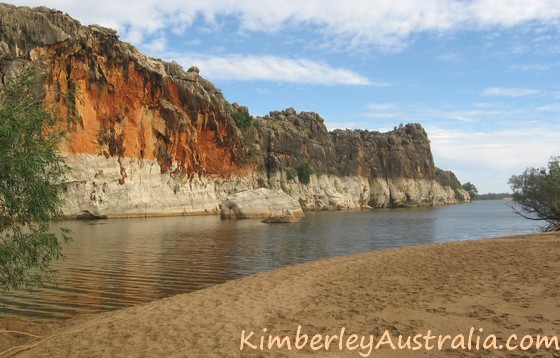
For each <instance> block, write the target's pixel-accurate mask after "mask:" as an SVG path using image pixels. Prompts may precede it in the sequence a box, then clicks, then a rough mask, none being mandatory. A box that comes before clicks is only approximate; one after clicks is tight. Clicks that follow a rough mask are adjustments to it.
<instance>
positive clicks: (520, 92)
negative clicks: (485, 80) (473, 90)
mask: <svg viewBox="0 0 560 358" xmlns="http://www.w3.org/2000/svg"><path fill="white" fill-rule="evenodd" d="M538 93H539V91H538V90H536V89H533V88H515V87H490V88H487V89H485V90H484V92H483V93H482V95H483V96H496V97H525V96H532V95H536V94H538Z"/></svg>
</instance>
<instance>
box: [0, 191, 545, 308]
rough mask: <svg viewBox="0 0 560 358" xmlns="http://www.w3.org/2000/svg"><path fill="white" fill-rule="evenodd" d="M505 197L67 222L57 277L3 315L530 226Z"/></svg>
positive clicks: (181, 288) (12, 302) (10, 299)
mask: <svg viewBox="0 0 560 358" xmlns="http://www.w3.org/2000/svg"><path fill="white" fill-rule="evenodd" d="M511 205H512V203H511V202H508V201H498V200H497V201H475V202H473V203H471V204H461V205H451V206H443V207H435V208H414V209H391V210H373V211H346V212H318V213H306V217H305V218H303V219H301V220H300V221H299V222H298V223H294V224H264V223H261V222H260V221H259V220H239V221H233V220H232V221H229V220H220V218H219V217H215V216H211V217H169V218H148V219H119V220H103V221H94V222H78V221H69V222H65V223H64V225H65V226H66V227H68V228H69V229H71V230H72V232H73V238H74V240H73V241H72V242H71V243H70V244H69V245H68V246H66V247H65V248H64V253H65V255H66V260H65V261H62V262H58V263H57V264H56V268H57V269H58V274H57V284H56V285H54V284H45V285H44V287H42V288H40V289H34V290H32V291H18V292H10V293H0V299H2V300H3V301H4V303H5V306H4V307H3V310H4V312H5V313H7V314H17V315H21V316H25V317H28V318H32V319H53V318H70V317H74V316H76V315H80V314H88V313H95V312H102V311H109V310H115V309H118V308H122V307H126V306H130V305H134V304H138V303H143V302H148V301H151V300H154V299H158V298H163V297H167V296H171V295H175V294H178V293H184V292H191V291H194V290H199V289H202V288H205V287H209V286H212V285H216V284H219V283H223V282H226V281H229V280H233V279H236V278H239V277H242V276H247V275H251V274H254V273H256V272H261V271H268V270H272V269H274V268H278V267H282V266H287V265H292V264H296V263H301V262H306V261H314V260H320V259H324V258H329V257H334V256H340V255H348V254H354V253H360V252H366V251H373V250H379V249H384V248H390V247H398V246H408V245H423V244H430V243H435V242H447V241H460V240H469V239H481V238H488V237H497V236H506V235H517V234H526V233H532V232H537V231H538V227H536V226H535V223H534V222H532V221H529V220H526V219H523V218H521V217H519V216H518V215H516V214H514V213H513V211H512V208H511V207H510V206H511Z"/></svg>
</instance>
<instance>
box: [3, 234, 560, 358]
mask: <svg viewBox="0 0 560 358" xmlns="http://www.w3.org/2000/svg"><path fill="white" fill-rule="evenodd" d="M559 257H560V233H552V234H550V233H549V234H537V235H527V236H518V237H509V238H498V239H488V240H478V241H467V242H456V243H445V244H432V245H425V246H416V247H405V248H397V249H388V250H382V251H376V252H371V253H366V254H358V255H352V256H346V257H339V258H334V259H328V260H322V261H318V262H312V263H306V264H301V265H295V266H291V267H286V268H282V269H278V270H275V271H272V272H267V273H261V274H257V275H254V276H251V277H246V278H242V279H239V280H235V281H230V282H227V283H225V284H222V285H218V286H215V287H211V288H208V289H204V290H200V291H197V292H193V293H189V294H183V295H177V296H174V297H170V298H166V299H162V300H158V301H154V302H151V303H148V304H145V305H139V306H134V307H130V308H127V309H123V310H119V311H115V312H109V313H104V314H96V315H91V316H85V317H78V318H75V319H71V320H68V321H64V322H53V323H41V324H34V323H29V322H27V321H24V320H21V319H17V318H4V319H2V320H0V352H4V353H2V354H0V357H4V356H11V355H12V354H14V353H16V354H17V355H16V356H18V357H20V356H21V357H285V356H288V357H300V356H306V355H308V354H309V355H311V354H314V355H313V356H318V357H324V356H327V357H340V356H343V357H346V356H347V357H362V356H364V357H367V356H369V357H402V356H405V357H406V356H411V357H419V356H425V357H428V356H429V357H432V356H441V357H460V356H473V357H474V356H488V355H491V356H493V357H494V356H498V357H500V356H503V357H516V356H517V357H524V356H542V357H560V351H558V350H556V348H555V347H554V344H553V345H552V347H550V348H549V349H547V348H544V347H541V348H540V349H538V350H536V349H535V348H534V345H533V346H532V348H531V349H529V350H526V351H524V350H521V349H520V348H517V349H515V350H513V351H508V350H507V349H506V348H505V344H506V340H507V339H508V338H509V337H510V336H511V335H512V334H516V335H517V337H518V339H517V340H511V341H510V343H511V346H514V345H519V344H520V343H524V344H526V345H528V344H529V343H530V342H531V341H533V342H536V339H538V338H539V337H541V336H543V335H547V336H549V337H550V336H554V335H556V336H560V297H559V294H560V283H559V280H560V260H559ZM481 330H482V331H481ZM243 331H244V333H243ZM428 331H429V332H428ZM18 332H19V333H18ZM251 332H252V334H251ZM24 333H25V334H24ZM428 333H430V334H431V335H433V336H434V337H435V338H430V336H429V335H428ZM28 334H32V335H33V336H31V335H28ZM353 335H354V336H353ZM446 335H449V338H445V336H446ZM270 336H272V338H274V337H278V340H283V343H284V345H283V346H282V348H278V347H277V344H274V345H273V347H272V348H271V349H269V348H268V343H269V338H270ZM399 336H402V338H401V344H402V345H405V343H406V339H407V337H411V338H410V344H409V345H408V347H407V346H406V345H405V347H404V348H403V349H398V337H399ZM415 336H416V341H415V340H414V338H415ZM425 336H427V338H426V337H425ZM439 336H441V337H443V339H444V341H443V342H442V343H441V344H440V345H441V350H439V348H438V340H441V339H442V338H441V337H439ZM525 336H530V337H525ZM285 337H287V338H285ZM314 337H315V338H314ZM523 337H525V338H523ZM261 338H262V339H263V340H262V342H263V344H262V347H263V348H262V349H261ZM522 338H523V339H524V341H523V342H520V341H521V340H522ZM329 339H330V341H329ZM288 341H289V342H288ZM370 342H371V344H369V343H370ZM379 342H381V343H382V344H380V346H379V349H376V348H375V345H377V344H378V343H379ZM288 343H289V344H290V348H291V350H290V349H288ZM304 343H305V344H304ZM483 343H487V344H488V345H489V347H490V349H489V350H484V349H483ZM391 344H393V345H394V346H395V348H396V349H392V347H391ZM326 345H328V350H327V349H326ZM452 345H453V347H452ZM500 345H502V346H504V348H503V349H498V348H497V347H498V346H500ZM241 347H243V350H241V349H240V348H241ZM409 347H410V348H409ZM430 347H432V348H431V350H428V348H430ZM413 348H418V349H417V350H413ZM469 348H470V349H469ZM477 348H478V349H477Z"/></svg>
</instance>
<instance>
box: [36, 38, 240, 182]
mask: <svg viewBox="0 0 560 358" xmlns="http://www.w3.org/2000/svg"><path fill="white" fill-rule="evenodd" d="M32 56H33V57H34V59H35V62H36V63H40V64H41V66H42V67H44V68H45V69H46V73H47V76H46V80H45V89H46V102H47V103H49V104H52V105H53V106H54V108H55V110H56V111H58V112H59V113H60V115H61V116H62V118H63V119H64V127H65V128H64V129H65V130H66V131H67V132H68V136H69V139H70V140H69V141H68V142H67V143H65V144H64V145H63V147H62V148H61V150H62V151H63V152H65V153H69V154H95V155H104V156H106V157H109V156H116V157H129V158H141V159H154V160H157V161H158V163H159V164H160V167H161V171H162V173H165V172H168V171H171V172H174V173H185V174H187V175H189V174H193V173H198V174H206V175H208V174H217V175H223V176H229V175H232V174H240V173H242V172H244V171H245V169H244V167H245V164H246V163H245V152H246V148H245V146H244V144H243V140H242V138H241V136H240V134H239V131H238V130H237V129H236V127H235V126H234V124H233V122H232V119H231V117H230V116H229V115H228V114H227V113H226V106H228V104H227V103H226V102H225V100H224V99H223V97H222V96H221V94H220V93H219V92H218V91H217V90H216V89H215V88H214V87H213V85H212V84H211V83H210V82H208V81H206V80H204V79H203V78H201V77H199V76H198V73H196V72H194V71H193V72H188V73H185V72H182V71H181V70H180V69H179V68H178V66H175V65H173V64H165V63H163V62H161V61H157V60H153V59H149V58H147V57H144V56H142V55H141V54H139V53H138V52H137V51H136V50H134V49H132V48H131V47H129V45H127V44H124V43H122V42H120V41H118V39H117V38H116V36H110V35H108V34H106V33H101V32H95V31H92V32H90V33H89V34H88V35H87V36H84V37H79V38H76V39H71V40H68V41H65V42H62V43H58V44H56V45H52V46H42V47H39V48H36V49H34V50H33V53H32ZM169 72H171V74H170V73H169ZM173 72H174V73H173Z"/></svg>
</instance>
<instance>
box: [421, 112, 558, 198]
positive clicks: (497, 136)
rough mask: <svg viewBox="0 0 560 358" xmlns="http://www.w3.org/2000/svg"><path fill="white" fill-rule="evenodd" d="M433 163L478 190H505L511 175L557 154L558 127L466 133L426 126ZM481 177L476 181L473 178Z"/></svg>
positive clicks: (483, 191) (541, 126)
mask: <svg viewBox="0 0 560 358" xmlns="http://www.w3.org/2000/svg"><path fill="white" fill-rule="evenodd" d="M426 131H427V133H428V136H429V138H430V142H431V147H432V152H433V155H434V160H435V162H436V165H437V166H438V167H440V168H445V169H449V170H453V171H455V172H456V174H457V175H458V176H459V180H461V181H462V182H466V181H471V182H473V183H474V184H475V185H476V186H477V187H478V189H479V191H480V192H481V193H485V192H506V191H509V186H508V184H507V181H508V179H509V178H510V177H511V176H512V175H516V174H520V173H522V172H523V170H524V169H525V168H527V167H539V166H543V165H545V164H546V163H547V161H548V158H549V157H550V156H552V155H558V153H560V143H559V142H558V130H557V128H556V127H555V126H554V124H553V123H551V124H550V125H548V126H546V125H542V123H541V125H539V126H535V125H534V124H531V123H529V124H527V126H523V127H517V128H514V129H511V130H496V131H492V132H478V133H477V132H470V131H467V130H450V129H442V128H441V127H438V126H427V127H426ZM478 178H482V179H481V182H480V183H478V182H476V180H477V179H478Z"/></svg>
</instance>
